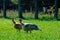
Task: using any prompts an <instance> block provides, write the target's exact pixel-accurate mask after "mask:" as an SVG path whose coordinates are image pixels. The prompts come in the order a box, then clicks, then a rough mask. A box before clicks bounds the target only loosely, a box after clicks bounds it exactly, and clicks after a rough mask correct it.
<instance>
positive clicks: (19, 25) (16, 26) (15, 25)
mask: <svg viewBox="0 0 60 40" xmlns="http://www.w3.org/2000/svg"><path fill="white" fill-rule="evenodd" d="M12 22H13V24H14V28H15V29H17V30H18V31H20V30H21V29H22V25H21V24H20V23H18V22H15V21H14V18H12Z"/></svg>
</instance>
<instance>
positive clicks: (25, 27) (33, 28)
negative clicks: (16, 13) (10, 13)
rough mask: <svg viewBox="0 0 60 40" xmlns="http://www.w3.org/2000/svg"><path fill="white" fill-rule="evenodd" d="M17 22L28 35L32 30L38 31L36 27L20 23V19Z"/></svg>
mask: <svg viewBox="0 0 60 40" xmlns="http://www.w3.org/2000/svg"><path fill="white" fill-rule="evenodd" d="M19 22H20V23H21V24H22V29H23V30H24V31H26V32H27V33H28V31H29V32H30V33H31V31H32V30H40V31H41V29H39V28H38V26H37V25H35V24H31V23H22V19H19Z"/></svg>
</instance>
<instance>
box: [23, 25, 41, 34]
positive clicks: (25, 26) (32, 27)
mask: <svg viewBox="0 0 60 40" xmlns="http://www.w3.org/2000/svg"><path fill="white" fill-rule="evenodd" d="M32 30H41V29H39V28H38V26H37V25H35V24H25V25H24V31H26V32H28V31H30V33H31V31H32Z"/></svg>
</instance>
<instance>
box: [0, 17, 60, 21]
mask: <svg viewBox="0 0 60 40" xmlns="http://www.w3.org/2000/svg"><path fill="white" fill-rule="evenodd" d="M0 18H4V17H0ZM14 18H15V19H19V18H18V17H14ZM5 19H12V18H11V17H5ZM22 19H23V20H40V21H52V20H53V21H54V20H55V21H60V19H54V18H48V17H42V18H38V19H35V18H28V17H27V18H24V17H23V18H22Z"/></svg>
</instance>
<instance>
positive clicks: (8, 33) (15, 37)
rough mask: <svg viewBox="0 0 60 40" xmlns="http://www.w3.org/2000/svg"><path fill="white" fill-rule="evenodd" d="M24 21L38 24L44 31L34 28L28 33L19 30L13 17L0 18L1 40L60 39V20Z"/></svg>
mask: <svg viewBox="0 0 60 40" xmlns="http://www.w3.org/2000/svg"><path fill="white" fill-rule="evenodd" d="M16 21H18V18H17V19H16ZM23 22H28V23H33V24H36V25H38V27H39V28H41V29H42V31H39V30H34V31H32V33H26V32H25V31H24V30H21V31H20V32H17V31H16V30H15V29H14V26H13V23H12V21H11V19H5V18H0V40H60V21H54V20H51V21H41V20H34V19H31V20H30V19H29V20H28V19H23Z"/></svg>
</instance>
